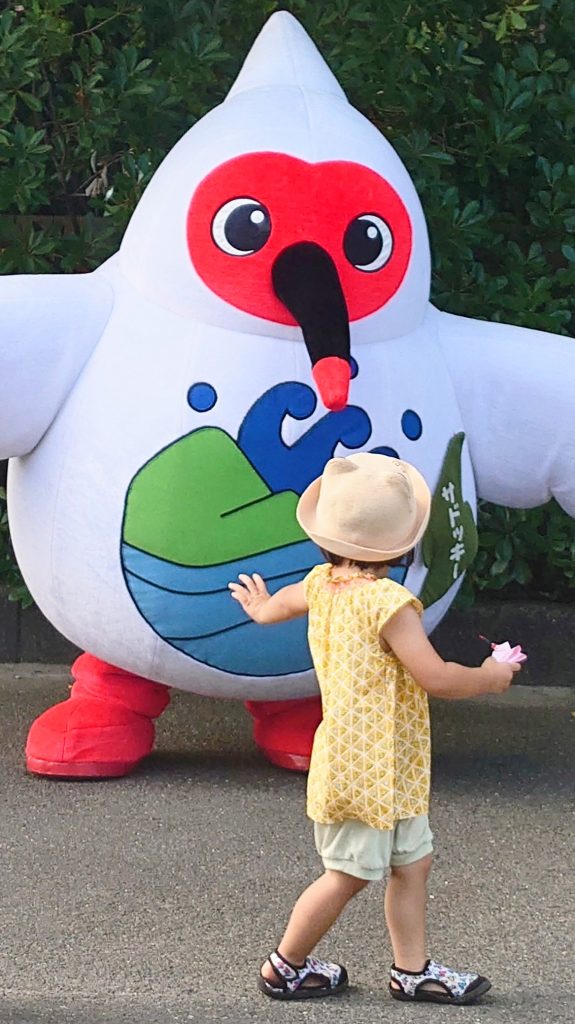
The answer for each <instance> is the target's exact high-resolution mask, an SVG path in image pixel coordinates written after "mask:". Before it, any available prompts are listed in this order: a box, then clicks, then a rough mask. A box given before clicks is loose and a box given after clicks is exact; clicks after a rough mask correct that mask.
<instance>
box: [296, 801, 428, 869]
mask: <svg viewBox="0 0 575 1024" xmlns="http://www.w3.org/2000/svg"><path fill="white" fill-rule="evenodd" d="M314 833H315V845H316V850H317V852H318V853H319V855H320V857H321V859H322V860H323V866H324V868H326V869H328V868H329V869H331V870H332V871H343V872H345V874H346V875H354V876H355V877H356V878H365V879H367V880H368V881H375V880H377V879H380V878H383V877H384V875H385V873H386V871H387V868H388V867H389V866H390V865H393V866H398V867H399V866H400V865H402V864H413V863H415V861H416V860H421V858H422V857H426V856H427V855H428V854H430V853H431V852H432V851H433V833H432V831H431V829H430V827H429V821H428V819H427V814H419V815H418V816H417V817H415V818H405V819H403V820H402V821H397V822H396V823H395V828H390V829H377V828H372V827H371V825H365V824H364V823H363V821H340V822H337V823H335V824H333V825H321V824H320V823H319V822H317V821H316V822H314Z"/></svg>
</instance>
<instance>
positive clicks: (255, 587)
mask: <svg viewBox="0 0 575 1024" xmlns="http://www.w3.org/2000/svg"><path fill="white" fill-rule="evenodd" d="M238 579H239V580H241V583H228V587H229V588H230V590H231V592H232V597H233V598H234V599H235V600H236V601H239V603H240V604H241V606H242V608H243V610H244V611H245V612H246V614H247V615H249V616H250V618H252V619H253V620H254V622H260V623H262V624H263V625H267V624H269V623H272V622H287V621H288V620H289V619H297V618H298V617H299V616H301V615H305V614H306V612H307V610H308V604H307V601H306V596H305V587H304V583H303V580H302V582H301V583H292V584H291V585H290V586H289V587H282V589H281V590H278V591H276V593H275V594H270V593H269V591H268V589H267V587H266V585H265V583H264V581H263V579H262V578H261V576H258V574H257V573H254V575H253V576H246V575H244V574H243V573H240V575H239V576H238Z"/></svg>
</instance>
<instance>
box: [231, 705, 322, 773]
mask: <svg viewBox="0 0 575 1024" xmlns="http://www.w3.org/2000/svg"><path fill="white" fill-rule="evenodd" d="M246 708H247V709H248V711H249V712H250V714H251V715H252V716H253V719H254V740H255V742H256V743H257V745H258V747H260V748H261V750H262V751H263V753H264V754H265V756H266V757H267V759H268V761H271V762H272V764H277V765H279V767H280V768H289V769H291V771H295V772H306V771H307V770H308V768H309V762H310V758H311V749H312V746H313V738H314V735H315V731H316V729H317V727H318V725H319V723H320V722H321V700H320V698H319V697H310V698H308V699H306V700H280V701H252V700H250V701H246Z"/></svg>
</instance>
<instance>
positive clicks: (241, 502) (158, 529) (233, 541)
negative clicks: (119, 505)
mask: <svg viewBox="0 0 575 1024" xmlns="http://www.w3.org/2000/svg"><path fill="white" fill-rule="evenodd" d="M297 501H298V497H297V495H296V494H295V493H294V492H293V491H283V492H281V493H279V494H272V492H271V491H270V489H269V487H268V486H267V484H266V483H265V482H264V481H263V480H262V478H261V477H260V476H259V474H258V473H257V472H256V471H255V469H254V467H253V466H252V464H251V463H250V462H249V461H248V459H247V458H246V456H245V455H244V454H243V452H242V451H241V450H240V449H239V448H238V446H237V444H236V443H235V441H234V440H233V439H232V438H231V437H230V436H229V434H226V433H225V431H223V430H220V429H218V428H216V427H203V428H201V429H199V430H194V431H192V433H190V434H187V435H186V436H185V437H182V438H180V439H179V440H178V441H175V442H174V443H173V444H171V445H169V446H168V447H167V448H164V449H163V450H162V451H160V452H158V454H157V455H155V456H154V457H153V458H152V459H150V461H149V462H147V463H146V464H145V465H144V466H143V467H142V468H141V469H140V470H139V471H138V472H137V473H136V475H135V477H134V478H133V480H132V482H131V484H130V486H129V488H128V494H127V498H126V510H125V516H124V530H123V536H124V540H125V541H126V542H127V543H128V544H130V545H132V546H133V547H136V548H139V549H140V550H141V551H146V552H147V553H148V554H151V555H155V556H156V557H158V558H163V559H166V560H167V561H170V562H175V563H177V564H180V565H186V566H208V565H221V564H223V563H225V562H232V561H235V560H236V559H239V558H245V557H249V556H250V555H254V554H261V553H262V552H264V551H272V550H274V549H275V548H279V547H284V546H285V545H287V544H295V543H297V542H298V541H301V540H305V539H306V535H305V534H304V533H303V532H302V530H301V529H300V527H299V525H298V523H297V520H296V517H295V510H296V505H297Z"/></svg>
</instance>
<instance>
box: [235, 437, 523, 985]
mask: <svg viewBox="0 0 575 1024" xmlns="http://www.w3.org/2000/svg"><path fill="white" fill-rule="evenodd" d="M430 505H431V496H430V493H429V489H428V487H427V485H426V483H425V481H424V479H423V477H422V476H421V475H420V473H418V471H417V470H416V469H415V468H414V467H413V466H411V465H409V464H408V463H407V462H403V461H402V460H400V459H394V458H389V457H388V456H385V455H379V454H368V453H363V454H359V455H351V456H349V457H348V458H337V459H332V460H331V461H330V462H328V464H327V466H326V467H325V470H324V472H323V475H322V476H321V477H320V478H319V479H317V480H315V481H314V482H313V483H312V484H310V486H309V487H308V488H307V490H306V491H305V492H304V493H303V495H302V496H301V498H300V501H299V504H298V508H297V517H298V521H299V523H300V525H301V526H302V528H303V529H304V530H305V532H306V533H307V534H308V536H309V537H310V538H311V539H312V540H313V541H315V543H316V544H317V545H318V546H319V547H320V549H321V550H322V552H323V554H324V556H325V558H326V564H324V565H318V566H316V567H315V568H314V569H312V571H311V572H310V573H309V574H308V576H307V577H306V579H305V580H303V581H302V582H301V583H296V584H294V585H292V586H288V587H284V588H283V589H281V590H278V591H277V592H276V593H275V594H273V595H270V594H269V592H268V590H267V588H266V586H265V583H264V581H263V580H262V578H261V577H260V576H258V575H254V576H247V575H240V576H239V580H240V582H239V583H230V584H229V586H230V590H231V592H232V597H234V598H235V599H236V600H237V601H239V602H240V604H241V605H242V607H243V609H244V610H245V611H246V612H247V614H248V615H249V616H251V618H252V619H253V620H254V621H255V622H260V623H273V622H284V621H286V620H288V619H292V618H295V617H296V616H300V615H305V614H306V613H307V614H309V634H308V635H309V644H310V649H311V653H312V657H313V663H314V668H315V670H316V673H317V678H318V682H319V686H320V690H321V697H322V705H323V720H322V722H321V724H320V726H319V727H318V729H317V732H316V734H315V739H314V745H313V752H312V757H311V764H310V769H309V778H308V795H307V813H308V816H309V817H310V818H311V819H312V820H313V821H314V829H315V842H316V847H317V850H318V853H319V855H320V856H321V858H322V860H323V866H324V874H323V875H322V876H321V877H320V878H318V879H317V880H316V881H315V882H313V883H312V884H311V885H310V886H309V887H308V888H307V889H306V890H305V891H304V892H303V893H302V895H301V896H300V897H299V899H298V901H297V902H296V904H295V907H294V909H293V911H292V914H291V917H290V920H289V923H288V926H287V929H286V931H285V934H284V936H283V938H282V939H281V942H280V943H279V945H278V947H277V949H276V950H275V951H274V952H273V953H271V954H270V956H269V957H268V959H267V961H266V962H265V963H264V964H263V966H262V969H261V973H260V978H259V984H260V987H261V989H262V990H263V992H265V994H266V995H268V996H271V997H272V998H274V999H285V1000H296V999H309V998H313V997H317V996H326V995H335V994H337V993H339V992H341V991H342V990H343V989H344V988H345V987H346V986H347V984H348V977H347V972H346V970H345V968H344V967H342V966H340V965H338V964H335V963H330V962H327V961H323V960H319V959H318V958H316V957H314V956H312V955H311V954H312V950H313V949H314V947H315V946H316V945H317V943H318V942H319V941H320V939H321V938H322V937H323V936H324V935H325V933H326V932H327V930H328V929H329V928H330V926H331V925H332V924H333V923H334V921H335V920H336V919H337V918H338V917H339V915H340V914H341V912H342V910H343V908H344V907H345V905H346V904H347V903H348V901H349V900H350V898H351V897H352V896H354V895H355V894H356V893H358V892H359V891H360V890H361V889H363V888H364V887H365V886H366V885H367V884H368V882H370V881H373V880H378V879H382V878H383V877H384V874H385V873H386V871H387V869H389V871H390V876H389V881H388V883H387V889H386V894H385V916H386V921H387V926H388V929H389V934H390V939H391V944H392V948H393V955H394V963H393V965H392V967H391V976H390V982H389V990H390V994H391V995H392V996H393V998H394V999H401V1000H405V1001H415V1000H425V1001H427V1002H434V1003H456V1004H463V1003H471V1002H473V1001H474V1000H475V999H477V998H478V997H479V996H481V995H483V993H485V992H487V990H488V989H489V988H490V987H491V983H490V982H489V981H488V980H487V978H484V977H481V976H480V975H478V974H472V973H466V972H461V971H456V970H452V969H451V968H448V967H444V966H443V965H441V964H440V963H437V962H436V961H435V960H431V959H429V958H428V957H427V954H426V939H425V918H426V910H425V904H426V881H427V876H428V874H429V870H430V866H431V854H432V833H431V830H430V828H429V823H428V819H427V812H428V803H429V780H430V731H429V712H428V701H427V695H428V694H431V695H432V696H434V697H444V698H446V699H457V698H465V697H474V696H477V695H479V694H483V693H501V692H502V691H504V690H505V689H507V687H508V686H509V684H510V682H511V680H512V677H513V675H514V673H515V672H518V671H519V668H520V666H519V665H518V664H509V663H498V662H497V661H495V660H494V659H493V658H491V657H488V658H486V660H485V661H484V662H483V664H482V665H481V667H480V668H466V667H464V666H463V665H458V664H455V663H453V662H445V661H443V659H442V658H440V656H439V655H438V654H437V653H436V651H435V650H434V648H433V647H432V645H431V644H430V642H429V640H428V639H427V636H426V634H425V632H424V630H423V627H422V624H421V619H420V616H421V613H422V606H421V604H420V602H419V601H418V600H417V598H415V597H414V596H413V595H412V594H411V593H410V592H409V591H408V590H407V589H406V588H405V587H402V586H400V585H399V584H397V583H395V582H393V580H391V579H389V578H388V577H387V574H388V569H389V567H390V566H393V565H397V564H398V562H401V560H402V559H407V560H409V559H410V558H411V556H412V552H413V549H414V547H415V545H416V544H417V543H418V542H419V541H420V540H421V538H422V536H423V534H424V532H425V528H426V526H427V523H428V520H429V512H430Z"/></svg>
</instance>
